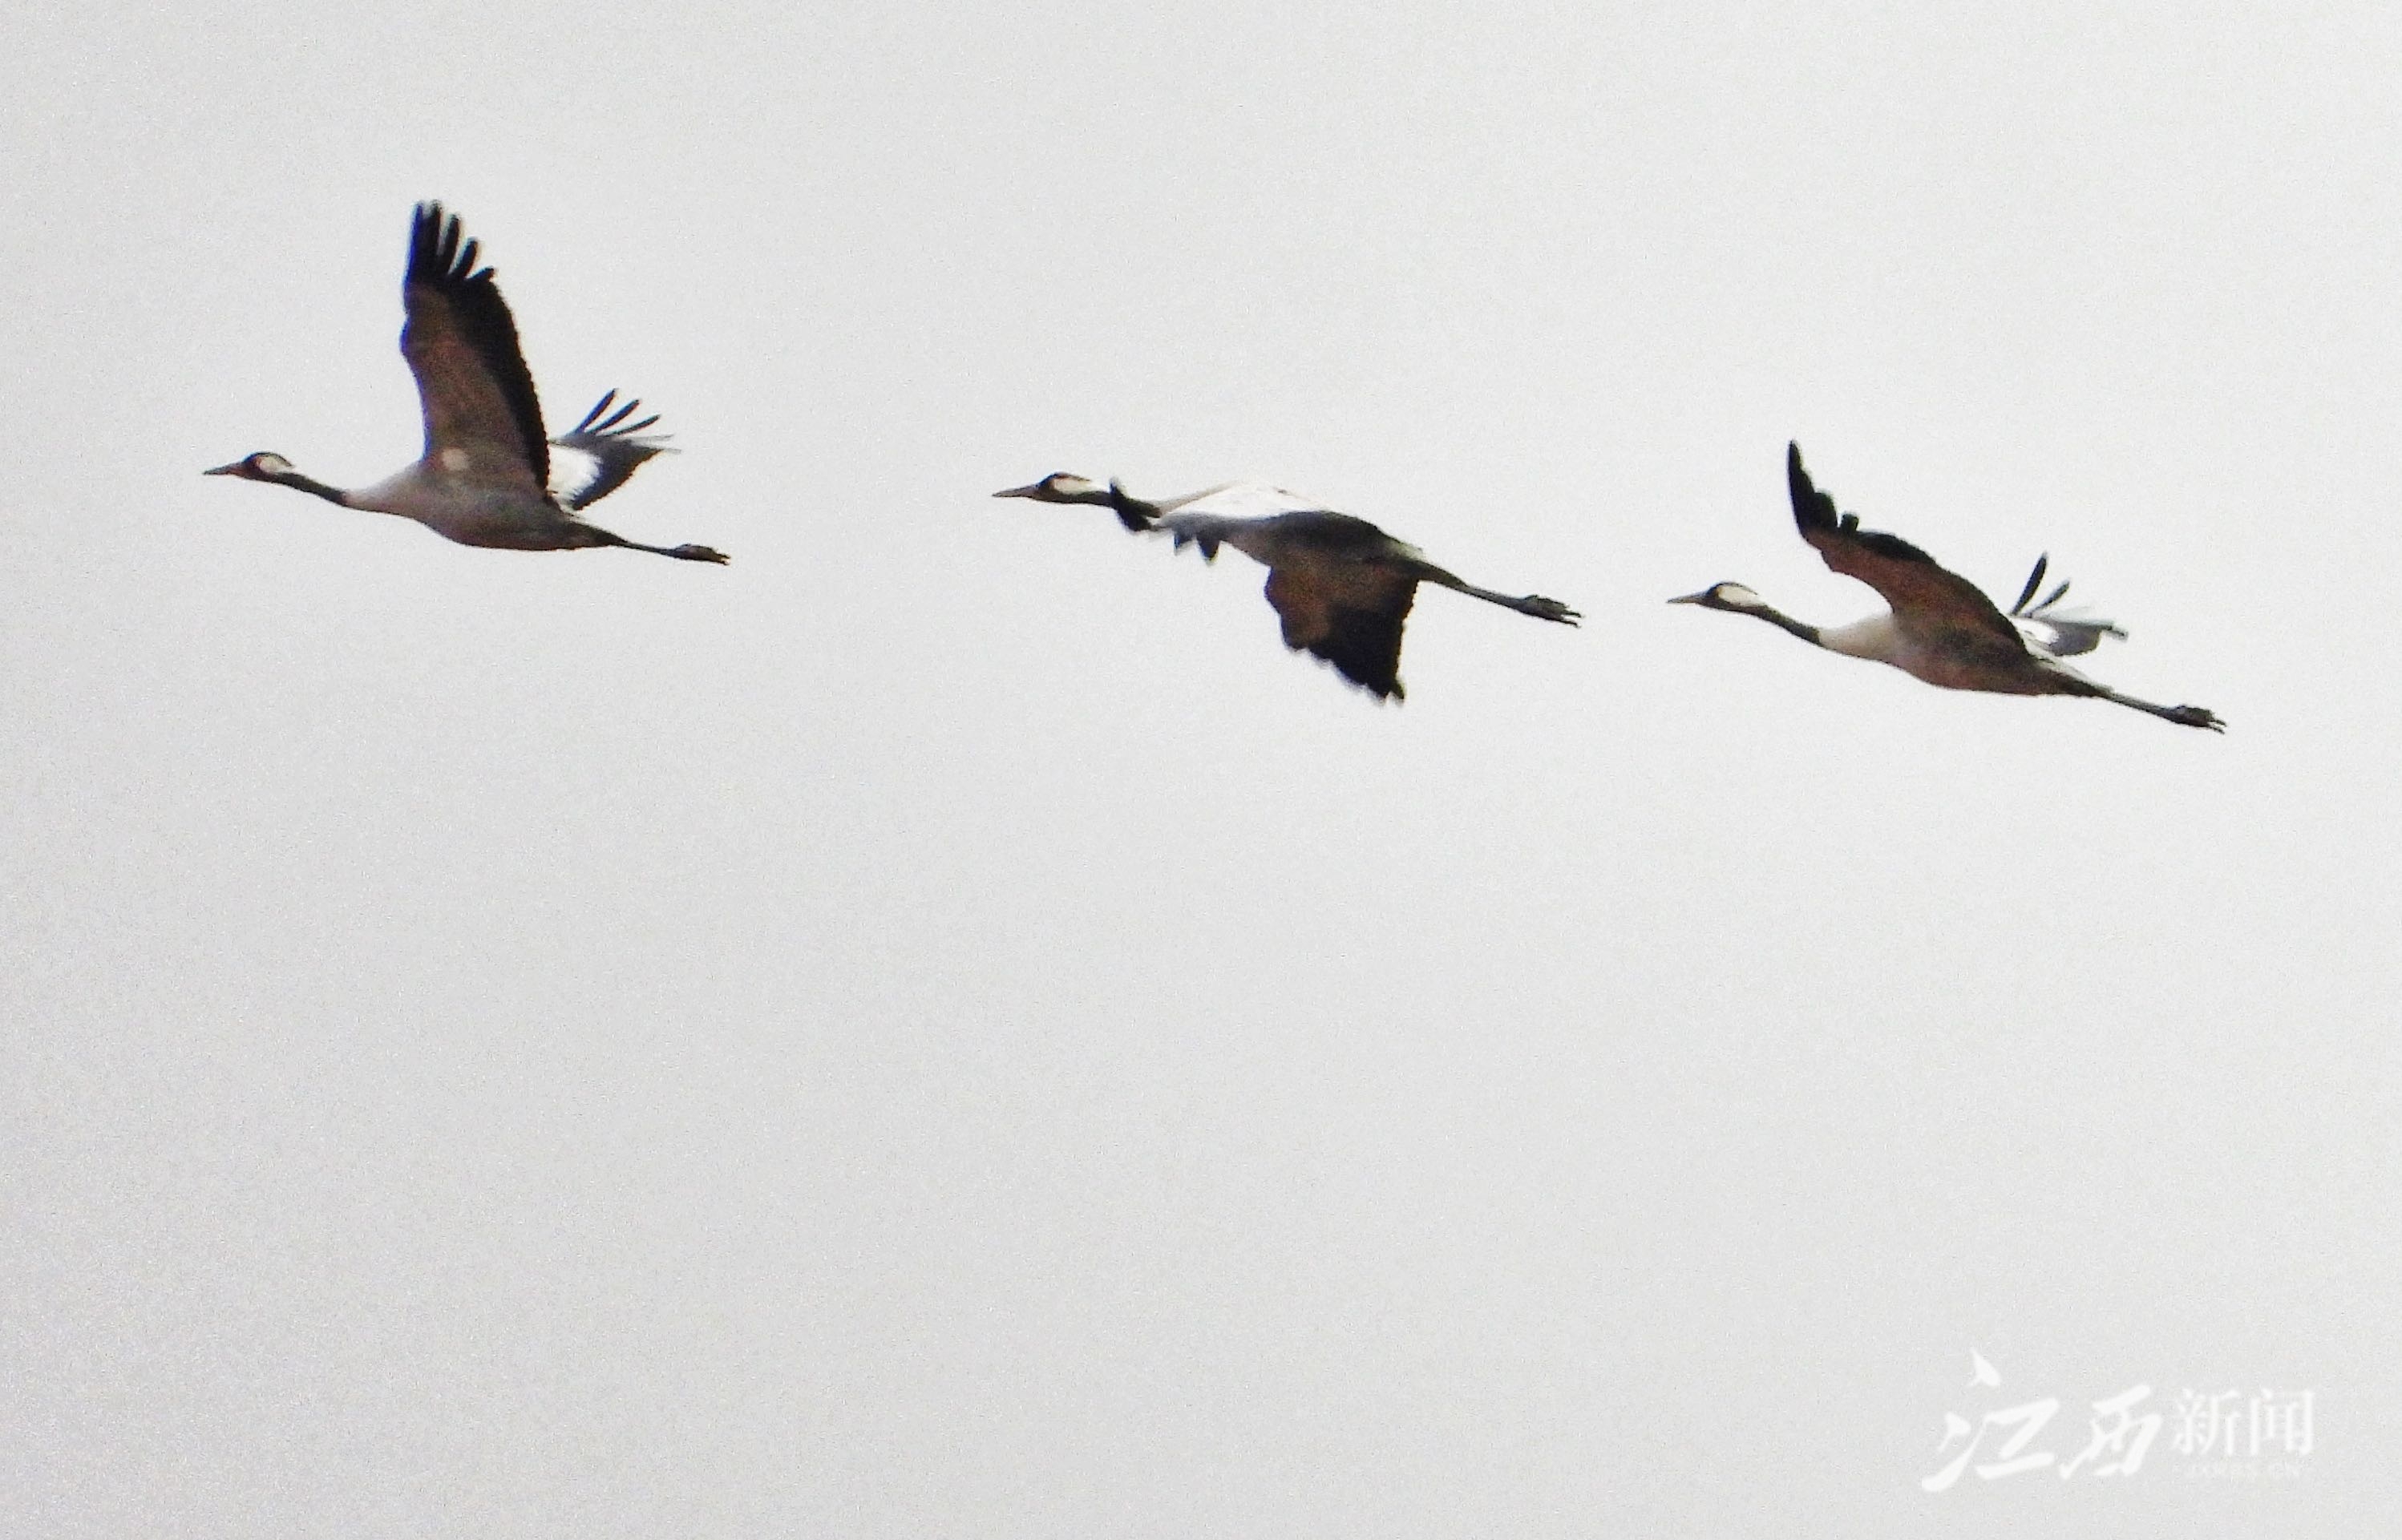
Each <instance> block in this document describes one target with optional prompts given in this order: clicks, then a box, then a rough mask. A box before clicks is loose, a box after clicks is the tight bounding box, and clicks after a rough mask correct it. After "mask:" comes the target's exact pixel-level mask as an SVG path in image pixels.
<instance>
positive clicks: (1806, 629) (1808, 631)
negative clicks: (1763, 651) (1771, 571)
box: [1738, 604, 1841, 651]
mask: <svg viewBox="0 0 2402 1540" xmlns="http://www.w3.org/2000/svg"><path fill="white" fill-rule="evenodd" d="M1738 613H1740V614H1746V615H1749V616H1751V617H1752V618H1753V619H1754V620H1764V621H1766V622H1768V624H1769V625H1771V626H1775V627H1776V628H1777V629H1778V630H1780V631H1789V632H1791V633H1792V634H1793V635H1795V636H1797V637H1800V638H1801V639H1802V640H1803V641H1806V642H1808V643H1809V644H1810V645H1811V646H1813V647H1828V646H1829V643H1828V641H1827V637H1826V634H1825V633H1824V632H1822V631H1820V630H1819V629H1818V627H1816V626H1812V625H1809V624H1808V623H1806V622H1803V621H1798V620H1795V619H1794V618H1793V617H1792V616H1791V615H1788V614H1787V613H1785V612H1783V611H1781V610H1772V609H1770V608H1769V607H1768V606H1767V605H1765V604H1763V605H1760V606H1759V607H1758V608H1757V609H1746V610H1742V611H1739V612H1738ZM1840 650H1841V649H1836V648H1829V651H1840Z"/></svg>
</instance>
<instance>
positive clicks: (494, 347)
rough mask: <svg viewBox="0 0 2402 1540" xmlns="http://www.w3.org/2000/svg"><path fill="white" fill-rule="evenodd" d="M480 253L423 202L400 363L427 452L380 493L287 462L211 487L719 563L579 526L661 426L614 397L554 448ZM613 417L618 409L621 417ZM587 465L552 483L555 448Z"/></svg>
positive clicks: (454, 222) (534, 540)
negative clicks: (275, 491) (260, 485)
mask: <svg viewBox="0 0 2402 1540" xmlns="http://www.w3.org/2000/svg"><path fill="white" fill-rule="evenodd" d="M401 300H402V304H403V305H404V307H405V308H406V309H407V323H406V324H404V325H403V326H402V328H401V333H400V351H401V356H402V357H404V358H406V359H407V361H408V368H409V372H410V373H411V374H412V375H414V376H415V377H416V378H417V398H418V404H419V406H420V407H421V409H422V411H423V415H424V419H425V452H424V453H423V454H422V455H421V456H420V457H419V458H418V460H417V461H416V463H414V464H412V465H408V466H407V467H405V468H403V469H402V470H401V471H400V472H399V473H398V474H394V475H392V476H388V477H386V478H385V479H384V480H382V481H380V482H378V483H376V484H375V485H374V486H372V487H360V488H349V489H345V488H339V487H329V486H327V485H326V484H325V483H324V482H322V481H318V480H315V479H314V478H312V477H311V476H307V475H304V474H301V473H300V472H299V471H297V470H296V469H295V468H294V467H293V464H292V462H291V461H288V460H286V459H284V458H283V456H282V455H278V454H269V453H265V452H261V453H258V454H255V455H249V456H246V457H244V458H243V459H241V460H238V461H234V462H233V463H232V464H230V465H219V466H217V467H215V468H214V469H213V470H210V471H208V472H206V473H204V474H208V475H213V476H240V477H242V479H243V480H246V481H265V482H272V483H273V484H275V485H276V486H279V487H289V488H293V489H295V490H296V491H302V492H307V493H309V494H311V496H314V497H321V498H324V500H325V501H326V502H333V503H338V504H339V505H340V506H342V507H345V508H358V509H363V510H366V511H367V512H370V513H380V514H397V515H398V516H401V517H403V518H410V519H415V520H416V521H417V522H418V523H420V524H422V525H424V526H425V527H426V528H427V529H431V530H433V531H434V532H435V534H438V535H440V536H442V537H443V538H444V539H446V540H452V541H456V542H458V543H460V544H462V545H484V546H492V547H497V548H499V549H502V550H510V551H576V550H585V549H588V548H590V547H593V546H601V545H618V546H623V547H625V548H626V549H628V550H630V551H649V552H652V553H653V554H655V555H657V556H663V557H675V558H676V559H677V560H679V561H710V562H723V561H725V556H724V555H723V554H721V553H720V552H717V551H713V550H711V548H710V547H708V546H706V545H645V544H643V543H642V542H640V541H635V540H628V539H626V538H625V537H624V536H623V535H617V534H613V533H611V532H610V531H609V530H607V529H601V527H600V526H598V525H596V524H587V523H586V522H585V521H584V520H583V519H582V518H580V517H579V516H578V515H579V514H580V513H581V512H582V511H583V510H584V509H585V508H587V507H589V506H590V505H591V504H593V503H595V502H599V501H600V500H601V499H602V498H604V497H606V496H608V495H609V494H610V493H611V492H614V491H615V490H616V489H617V488H620V487H622V486H624V485H625V484H626V479H627V478H628V476H630V475H632V474H634V473H635V471H637V470H639V469H640V468H641V467H642V463H643V461H647V460H649V459H650V458H651V457H652V456H654V455H657V454H661V453H664V452H666V450H667V448H668V446H667V445H666V444H665V443H663V442H662V441H661V440H660V439H658V438H656V437H645V436H643V431H644V430H645V429H647V428H649V427H651V426H652V425H653V424H654V423H656V422H657V421H658V419H657V417H656V416H652V417H646V418H642V419H640V420H639V421H630V422H629V421H628V420H627V419H628V418H631V417H632V416H633V414H634V413H635V412H636V411H637V410H639V409H640V408H641V406H642V403H641V402H639V401H631V400H629V401H627V402H625V403H624V404H623V405H619V404H618V403H617V392H614V391H611V392H609V393H608V394H606V395H604V396H602V397H601V400H600V403H599V404H598V405H597V406H594V407H593V408H592V409H591V410H590V411H589V412H587V413H586V414H585V415H584V420H583V421H581V422H579V423H577V424H576V425H575V428H574V430H573V432H571V433H561V434H560V435H559V437H557V438H545V436H544V433H543V426H542V403H541V401H540V400H539V399H538V398H537V397H536V396H535V394H534V389H533V377H532V375H531V374H530V373H529V372H528V371H527V369H526V364H525V355H524V353H523V352H522V351H519V349H518V329H517V323H516V322H515V321H514V320H513V319H511V317H510V315H509V308H508V305H507V303H506V302H505V301H504V300H503V299H502V298H501V291H500V289H499V287H498V286H497V285H496V284H495V283H494V282H493V280H492V269H491V268H478V267H476V242H475V241H468V240H465V239H463V232H462V230H461V228H460V224H459V216H458V215H456V214H449V213H444V212H443V209H442V205H441V204H439V203H420V204H419V205H418V206H417V210H416V213H415V215H414V217H413V220H412V222H411V225H410V228H409V238H408V272H407V278H406V279H405V280H404V281H403V282H402V284H401ZM613 408H614V410H613ZM554 446H556V447H559V448H563V449H569V450H573V451H575V452H576V453H577V454H578V455H579V456H581V457H583V458H584V459H585V460H586V461H588V465H587V469H586V472H585V474H584V475H583V476H582V478H581V479H580V480H576V481H574V482H572V483H569V484H567V485H563V486H559V485H554V483H553V480H552V474H551V473H552V466H551V454H550V451H551V449H552V447H554Z"/></svg>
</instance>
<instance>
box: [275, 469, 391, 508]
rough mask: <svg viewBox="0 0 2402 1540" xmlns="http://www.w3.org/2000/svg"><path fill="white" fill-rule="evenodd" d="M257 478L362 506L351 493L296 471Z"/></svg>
mask: <svg viewBox="0 0 2402 1540" xmlns="http://www.w3.org/2000/svg"><path fill="white" fill-rule="evenodd" d="M259 479H260V480H262V481H271V482H273V483H275V484H276V485H277V486H279V487H289V488H292V489H293V490H294V491H296V492H307V493H308V494H309V495H310V496H311V497H321V498H324V500H325V501H326V502H333V503H338V504H340V505H341V506H342V507H345V508H356V507H360V506H362V504H360V503H356V502H352V501H351V496H352V494H350V493H349V492H346V491H344V490H342V488H339V487H328V486H326V485H325V484H324V482H322V481H319V480H318V479H317V478H316V477H314V476H308V475H303V474H300V473H299V472H297V471H276V472H272V473H269V474H264V475H262V476H260V478H259ZM379 511H380V510H379Z"/></svg>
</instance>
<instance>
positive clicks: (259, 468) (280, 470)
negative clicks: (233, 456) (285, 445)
mask: <svg viewBox="0 0 2402 1540" xmlns="http://www.w3.org/2000/svg"><path fill="white" fill-rule="evenodd" d="M200 474H202V475H204V476H240V477H242V479H243V480H244V481H281V480H283V478H284V477H286V476H288V475H290V474H292V462H291V461H288V460H286V459H284V458H283V456H282V455H273V454H269V453H267V452H266V451H265V450H261V451H259V452H258V453H257V454H255V455H248V456H245V457H243V458H242V459H241V460H237V461H234V462H233V463H232V464H230V465H219V466H216V467H214V468H213V469H211V470H206V471H202V472H201V473H200Z"/></svg>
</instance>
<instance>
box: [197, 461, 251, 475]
mask: <svg viewBox="0 0 2402 1540" xmlns="http://www.w3.org/2000/svg"><path fill="white" fill-rule="evenodd" d="M200 474H202V475H204V476H230V475H240V474H242V461H239V460H237V461H234V462H233V463H232V464H230V465H217V466H213V467H211V468H210V469H208V470H205V471H202V472H201V473H200Z"/></svg>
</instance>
